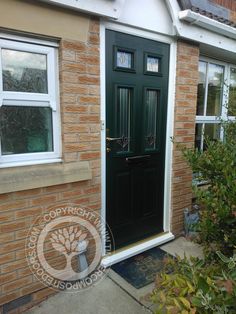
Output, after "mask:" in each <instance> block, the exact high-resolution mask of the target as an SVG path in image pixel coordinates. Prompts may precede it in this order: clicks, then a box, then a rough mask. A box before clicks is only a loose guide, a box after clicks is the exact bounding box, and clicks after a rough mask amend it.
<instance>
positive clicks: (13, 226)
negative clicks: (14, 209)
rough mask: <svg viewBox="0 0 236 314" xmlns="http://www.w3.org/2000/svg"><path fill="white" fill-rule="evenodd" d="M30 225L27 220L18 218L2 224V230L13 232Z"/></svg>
mask: <svg viewBox="0 0 236 314" xmlns="http://www.w3.org/2000/svg"><path fill="white" fill-rule="evenodd" d="M27 226H28V221H26V220H17V221H14V222H11V223H8V224H1V225H0V232H1V233H4V232H12V231H16V230H19V229H23V228H26V227H27Z"/></svg>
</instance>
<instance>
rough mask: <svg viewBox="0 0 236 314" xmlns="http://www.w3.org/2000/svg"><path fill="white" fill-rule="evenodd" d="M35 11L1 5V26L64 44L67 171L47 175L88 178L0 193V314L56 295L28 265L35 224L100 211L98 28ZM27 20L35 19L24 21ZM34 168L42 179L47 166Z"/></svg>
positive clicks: (8, 173) (7, 173) (24, 5)
mask: <svg viewBox="0 0 236 314" xmlns="http://www.w3.org/2000/svg"><path fill="white" fill-rule="evenodd" d="M10 3H11V6H10ZM13 4H14V5H13ZM35 6H36V5H35V4H34V7H33V6H32V4H31V2H30V1H15V0H12V1H1V3H0V26H1V27H4V28H10V29H11V30H13V31H17V32H19V31H27V32H32V33H35V34H36V35H39V36H41V35H42V34H43V35H47V36H50V37H54V36H56V37H58V38H59V80H60V86H59V88H60V108H61V125H62V163H60V164H59V165H58V164H57V165H53V164H51V165H47V167H49V169H50V168H52V169H53V167H54V166H57V167H58V166H59V167H60V166H61V167H64V168H65V167H66V165H70V167H74V169H75V172H76V171H77V170H78V167H80V165H84V163H85V164H86V165H87V167H88V171H87V172H88V173H87V175H85V177H84V178H83V176H80V175H78V177H77V179H76V178H75V177H74V179H73V178H72V179H71V182H68V181H67V182H66V183H65V182H64V180H63V171H62V174H61V176H59V177H58V178H57V180H58V183H57V184H56V185H55V184H54V185H53V183H52V182H51V183H50V184H49V182H48V181H47V178H46V177H45V178H44V186H43V184H42V182H43V180H42V182H41V183H40V184H39V186H38V187H36V188H34V189H29V188H27V189H26V188H25V189H24V185H23V187H22V186H21V188H18V189H19V190H20V191H17V187H15V188H14V184H12V188H13V190H14V191H15V192H11V191H9V193H2V191H3V190H2V191H0V283H1V287H0V313H1V310H3V307H4V310H5V311H6V309H9V308H13V310H12V311H11V313H18V312H22V311H23V309H25V308H27V307H30V306H32V305H33V304H36V303H38V302H40V301H41V300H43V299H44V298H46V297H47V296H48V295H50V294H52V293H54V291H53V290H50V289H49V288H45V286H44V285H43V284H41V283H40V282H38V281H37V280H36V279H35V277H34V276H33V275H32V273H31V272H30V270H29V268H28V265H27V262H26V259H25V251H24V246H25V238H26V235H27V232H28V230H29V227H30V225H32V223H33V221H34V220H35V218H36V217H37V216H38V215H40V214H41V213H43V212H45V211H47V208H48V207H49V206H51V205H57V204H61V203H67V202H70V203H74V204H76V205H84V206H86V207H89V208H91V209H92V210H99V209H100V208H101V204H100V199H101V195H100V189H101V173H100V100H99V99H100V95H99V85H100V82H99V80H100V73H99V21H98V20H96V19H93V18H90V17H85V16H83V15H80V14H76V15H75V14H74V13H73V12H68V11H65V12H64V13H63V12H62V11H61V10H59V9H56V8H55V7H53V8H51V7H49V6H45V5H42V6H41V5H39V6H38V7H37V8H36V7H35ZM9 10H11V13H12V12H13V13H14V14H17V18H16V20H15V19H14V18H12V19H11V20H8V19H9V18H10V16H12V14H11V15H10V14H9ZM32 10H33V11H32ZM14 14H13V15H14ZM27 14H28V15H29V16H30V19H27V18H25V16H27ZM41 14H43V16H41ZM23 15H24V19H23ZM49 15H50V19H51V21H50V25H49V24H48V23H49V19H48V18H49ZM32 16H33V17H32ZM6 17H7V18H8V19H7V18H6ZM61 23H62V25H61ZM67 23H68V25H66V26H65V25H63V24H67ZM57 27H59V28H57ZM20 33H21V32H20ZM22 34H23V35H24V33H22ZM61 36H62V37H61ZM31 167H32V169H33V170H34V171H38V172H39V173H40V169H41V168H40V167H42V165H41V166H31ZM24 168H25V167H16V168H11V169H1V170H0V181H2V179H3V174H4V180H6V179H7V177H9V180H11V178H12V179H13V181H12V182H13V183H14V174H16V173H18V174H20V173H22V176H23V175H24ZM64 168H63V169H64ZM82 168H83V167H82ZM22 169H23V170H22ZM37 169H38V170H37ZM85 172H86V171H85ZM60 178H61V183H62V184H60V183H59V182H60ZM34 181H35V180H34ZM49 181H50V180H49ZM32 182H33V178H32ZM48 185H50V186H48ZM8 186H9V187H10V186H11V184H10V181H9V184H8ZM9 187H8V189H9ZM54 257H55V256H54ZM24 303H26V305H22V306H21V307H20V305H21V304H24ZM15 307H16V308H17V309H16V310H14V308H15Z"/></svg>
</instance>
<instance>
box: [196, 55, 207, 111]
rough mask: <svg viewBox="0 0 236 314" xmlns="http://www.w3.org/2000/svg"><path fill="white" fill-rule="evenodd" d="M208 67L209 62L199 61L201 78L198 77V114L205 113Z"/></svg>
mask: <svg viewBox="0 0 236 314" xmlns="http://www.w3.org/2000/svg"><path fill="white" fill-rule="evenodd" d="M206 69H207V63H206V62H203V61H200V62H199V69H198V71H199V78H198V92H197V115H198V116H203V115H204V96H205V88H206Z"/></svg>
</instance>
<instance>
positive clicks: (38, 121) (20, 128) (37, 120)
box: [0, 106, 53, 155]
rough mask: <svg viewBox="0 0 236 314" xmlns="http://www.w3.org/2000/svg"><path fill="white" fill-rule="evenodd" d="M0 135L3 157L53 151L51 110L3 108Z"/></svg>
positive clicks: (0, 116) (17, 107)
mask: <svg viewBox="0 0 236 314" xmlns="http://www.w3.org/2000/svg"><path fill="white" fill-rule="evenodd" d="M0 135H1V150H2V155H12V154H25V153H37V152H51V151H53V137H52V110H51V108H48V107H23V106H22V107H19V106H2V107H1V109H0Z"/></svg>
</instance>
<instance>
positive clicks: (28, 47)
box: [0, 37, 61, 167]
mask: <svg viewBox="0 0 236 314" xmlns="http://www.w3.org/2000/svg"><path fill="white" fill-rule="evenodd" d="M17 38H18V37H17ZM1 49H12V50H15V51H25V52H32V53H38V54H43V55H45V56H46V61H47V84H48V92H47V93H45V94H41V93H28V92H12V91H3V84H2V83H3V78H2V66H1V63H0V106H1V105H3V104H4V105H6V106H10V105H15V106H35V107H36V106H37V107H51V108H52V136H53V151H52V152H50V151H48V152H39V153H37V152H36V153H24V154H12V155H0V167H12V166H14V164H16V165H22V164H23V163H24V164H34V163H41V162H43V163H44V161H46V163H47V162H48V160H49V161H50V160H56V161H58V160H59V161H60V157H61V127H60V106H59V74H58V54H57V51H56V49H55V48H53V47H48V46H47V47H46V46H42V45H39V44H38V43H37V44H35V43H25V42H24V41H20V42H19V41H12V40H7V39H6V38H4V39H0V56H1ZM0 59H1V58H0ZM0 62H1V60H0ZM0 153H1V152H0ZM50 162H51V161H50Z"/></svg>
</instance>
